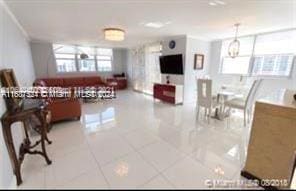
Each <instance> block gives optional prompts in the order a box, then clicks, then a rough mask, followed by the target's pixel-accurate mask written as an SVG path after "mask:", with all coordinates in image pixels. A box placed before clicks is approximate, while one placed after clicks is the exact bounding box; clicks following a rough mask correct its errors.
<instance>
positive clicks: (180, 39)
mask: <svg viewBox="0 0 296 191" xmlns="http://www.w3.org/2000/svg"><path fill="white" fill-rule="evenodd" d="M171 40H174V41H175V42H176V47H175V48H174V49H170V47H169V42H170V41H171ZM186 41H187V37H186V36H185V35H183V36H177V37H171V38H168V39H166V40H164V41H163V42H162V55H164V56H166V55H174V54H182V55H183V63H184V68H183V69H184V70H183V71H184V72H185V63H186ZM166 76H169V77H170V83H171V84H177V85H184V75H173V74H169V75H167V74H162V75H161V82H162V83H164V84H166Z"/></svg>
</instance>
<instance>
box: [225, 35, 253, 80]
mask: <svg viewBox="0 0 296 191" xmlns="http://www.w3.org/2000/svg"><path fill="white" fill-rule="evenodd" d="M232 40H233V39H231V40H226V41H223V44H222V59H223V60H222V65H221V68H220V71H221V73H223V74H240V75H246V74H248V72H249V67H250V65H249V63H250V59H251V57H252V51H253V43H254V37H245V38H239V41H240V54H239V56H238V57H236V58H234V59H233V58H231V57H229V56H228V47H229V44H230V43H231V42H232Z"/></svg>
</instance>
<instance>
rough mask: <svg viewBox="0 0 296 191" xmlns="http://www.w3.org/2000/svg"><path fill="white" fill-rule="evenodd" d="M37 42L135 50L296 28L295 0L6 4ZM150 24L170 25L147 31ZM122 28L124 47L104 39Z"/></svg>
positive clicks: (38, 0)
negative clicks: (169, 41)
mask: <svg viewBox="0 0 296 191" xmlns="http://www.w3.org/2000/svg"><path fill="white" fill-rule="evenodd" d="M5 1H6V3H7V5H8V6H9V8H10V9H11V11H12V12H13V14H14V15H15V16H16V18H17V19H18V21H19V22H20V24H21V25H22V26H23V28H24V29H25V30H26V31H27V33H28V34H29V36H30V38H31V39H32V40H33V41H48V42H53V43H69V44H80V45H100V46H106V47H132V46H136V45H138V44H141V43H147V42H151V41H156V40H161V39H164V38H166V37H169V36H176V35H189V36H192V37H196V38H199V39H204V40H215V39H221V38H227V37H232V36H233V35H234V27H233V25H234V24H235V23H237V22H239V23H241V27H240V29H239V31H240V32H239V34H240V35H246V34H252V33H260V32H267V31H274V30H280V29H286V28H295V27H296V0H223V1H222V2H224V3H225V4H224V5H222V4H218V5H216V6H212V5H210V4H209V3H211V2H212V1H211V0H5ZM149 22H161V23H167V24H166V25H165V26H164V27H162V28H159V29H156V28H148V27H146V26H144V24H146V23H149ZM105 27H120V28H122V29H124V30H125V31H126V39H125V40H124V41H123V42H108V41H105V40H104V38H103V37H104V36H103V32H102V29H103V28H105Z"/></svg>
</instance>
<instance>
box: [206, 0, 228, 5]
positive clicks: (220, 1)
mask: <svg viewBox="0 0 296 191" xmlns="http://www.w3.org/2000/svg"><path fill="white" fill-rule="evenodd" d="M225 4H226V3H225V2H224V1H222V0H214V1H210V2H209V5H211V6H217V5H225Z"/></svg>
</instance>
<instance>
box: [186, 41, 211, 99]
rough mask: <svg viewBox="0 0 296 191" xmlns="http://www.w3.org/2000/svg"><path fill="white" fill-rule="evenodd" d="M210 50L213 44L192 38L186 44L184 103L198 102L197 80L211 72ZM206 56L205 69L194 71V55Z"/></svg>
mask: <svg viewBox="0 0 296 191" xmlns="http://www.w3.org/2000/svg"><path fill="white" fill-rule="evenodd" d="M210 48H211V43H210V42H207V41H202V40H198V39H194V38H191V37H188V38H187V43H186V64H185V76H184V77H185V79H184V84H185V86H184V102H185V103H191V102H194V103H195V102H196V99H197V85H196V79H197V78H202V77H204V76H205V75H208V72H209V67H210V66H209V63H210V62H209V60H210ZM195 54H203V55H204V67H203V69H202V70H194V55H195Z"/></svg>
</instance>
